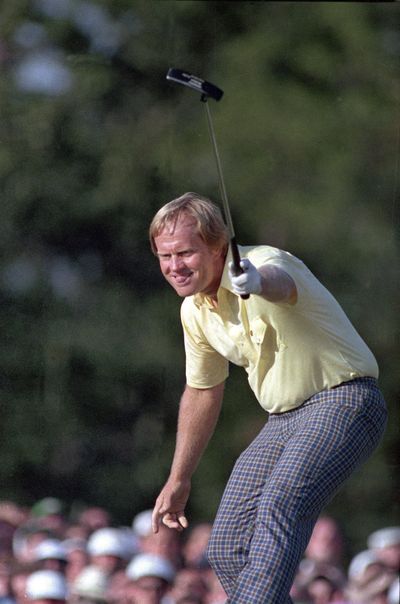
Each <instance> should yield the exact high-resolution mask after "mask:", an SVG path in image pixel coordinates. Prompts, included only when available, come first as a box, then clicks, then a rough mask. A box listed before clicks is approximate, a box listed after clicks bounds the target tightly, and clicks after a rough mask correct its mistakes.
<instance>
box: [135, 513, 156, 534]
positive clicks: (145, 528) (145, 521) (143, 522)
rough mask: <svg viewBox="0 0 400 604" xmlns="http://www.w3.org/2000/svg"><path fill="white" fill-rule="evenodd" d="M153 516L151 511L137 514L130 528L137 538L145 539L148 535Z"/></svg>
mask: <svg viewBox="0 0 400 604" xmlns="http://www.w3.org/2000/svg"><path fill="white" fill-rule="evenodd" d="M152 514H153V511H152V510H145V511H144V512H139V514H137V515H136V516H135V517H134V519H133V521H132V528H133V532H134V533H135V535H136V536H137V537H147V536H148V535H150V533H151V531H152V528H151V516H152Z"/></svg>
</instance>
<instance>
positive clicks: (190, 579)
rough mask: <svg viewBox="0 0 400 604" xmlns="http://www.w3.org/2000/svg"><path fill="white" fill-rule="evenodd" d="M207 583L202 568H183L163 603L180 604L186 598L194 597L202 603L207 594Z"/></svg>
mask: <svg viewBox="0 0 400 604" xmlns="http://www.w3.org/2000/svg"><path fill="white" fill-rule="evenodd" d="M207 591H208V588H207V583H206V581H205V578H204V576H203V573H202V571H201V570H199V569H196V568H182V569H181V570H179V571H178V572H177V573H176V575H175V579H174V582H173V585H172V587H171V589H170V591H169V592H168V595H167V596H166V598H165V602H164V600H163V604H178V603H180V602H182V600H183V599H184V598H193V599H195V600H196V601H197V602H199V603H200V604H202V603H203V602H204V601H205V598H206V595H207Z"/></svg>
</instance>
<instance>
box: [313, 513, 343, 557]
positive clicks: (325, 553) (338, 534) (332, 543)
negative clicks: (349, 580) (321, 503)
mask: <svg viewBox="0 0 400 604" xmlns="http://www.w3.org/2000/svg"><path fill="white" fill-rule="evenodd" d="M305 557H306V558H307V559H308V560H314V561H315V562H323V563H324V564H331V565H333V566H336V567H339V568H342V567H343V564H344V539H343V534H342V531H341V529H340V526H339V524H338V522H337V521H336V520H335V519H334V518H332V517H331V516H325V515H322V516H320V518H319V519H318V520H317V522H316V524H315V526H314V529H313V532H312V534H311V538H310V541H309V543H308V546H307V548H306V551H305Z"/></svg>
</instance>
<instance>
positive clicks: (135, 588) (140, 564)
mask: <svg viewBox="0 0 400 604" xmlns="http://www.w3.org/2000/svg"><path fill="white" fill-rule="evenodd" d="M126 576H127V578H128V583H127V586H126V593H127V596H128V599H129V601H130V604H162V599H163V597H164V596H165V595H166V593H167V591H168V588H169V587H170V586H171V585H172V583H173V581H174V577H175V568H174V566H173V565H172V563H171V562H170V561H169V560H167V559H166V558H162V557H161V556H157V555H155V554H138V555H137V556H135V557H134V558H133V559H132V561H131V562H130V563H129V565H128V567H127V569H126Z"/></svg>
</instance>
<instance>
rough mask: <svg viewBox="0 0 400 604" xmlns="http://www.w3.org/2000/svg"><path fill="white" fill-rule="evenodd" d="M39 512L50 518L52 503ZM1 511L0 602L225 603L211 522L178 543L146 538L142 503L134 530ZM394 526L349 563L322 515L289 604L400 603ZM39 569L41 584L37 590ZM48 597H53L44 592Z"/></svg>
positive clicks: (399, 546)
mask: <svg viewBox="0 0 400 604" xmlns="http://www.w3.org/2000/svg"><path fill="white" fill-rule="evenodd" d="M35 505H36V504H35ZM41 505H42V504H41ZM46 505H48V504H46ZM45 509H48V510H50V512H49V513H50V516H52V515H53V513H52V511H51V510H52V508H51V506H48V508H46V506H45ZM93 509H97V508H93ZM100 509H102V508H100ZM4 510H6V512H4ZM3 513H5V514H6V517H7V519H9V520H11V519H12V520H11V522H10V523H9V524H10V525H11V526H12V542H11V541H10V539H9V537H8V541H7V543H8V545H7V547H5V548H4V549H3V550H2V551H0V604H30V603H31V601H33V602H34V604H57V602H58V603H59V604H64V602H65V604H225V603H226V601H227V596H226V593H225V591H224V590H223V588H222V586H221V584H220V582H219V580H218V579H217V577H216V575H215V572H214V571H213V570H212V569H211V568H210V567H209V565H208V564H207V562H206V560H205V557H204V552H205V548H206V545H207V542H208V536H209V534H210V530H211V523H206V522H205V523H200V524H198V525H197V526H196V525H195V526H193V528H191V529H190V532H188V534H187V536H186V538H185V539H184V540H183V541H181V537H180V535H178V534H177V533H176V532H175V531H173V530H171V529H168V528H167V527H162V528H161V527H160V533H159V534H157V535H154V534H153V533H152V531H151V511H147V510H145V511H144V512H143V513H139V514H137V516H135V518H134V520H133V522H132V527H118V528H115V527H112V526H106V527H101V528H98V529H96V530H94V531H93V530H89V529H88V525H87V524H86V525H85V527H83V526H82V525H80V524H79V522H78V523H77V521H76V518H73V519H72V518H71V521H70V522H69V521H68V517H67V516H65V517H64V522H63V529H62V530H60V529H58V532H57V533H54V532H53V531H51V530H50V529H49V528H48V526H49V525H48V523H47V520H46V515H45V513H44V512H43V508H42V515H41V516H39V515H38V512H37V508H36V516H35V517H32V516H31V515H30V513H29V510H25V509H22V510H21V512H20V511H19V508H18V506H14V505H13V504H11V503H9V502H6V503H5V504H3V503H2V502H0V521H1V519H2V518H4V515H3ZM94 516H96V515H94ZM100 516H101V514H100ZM38 518H40V519H41V522H42V524H40V525H38V524H37V521H38ZM104 518H105V516H103V519H104ZM94 524H95V523H93V525H94ZM0 526H1V525H0ZM43 527H46V528H43ZM399 532H400V530H399V527H385V528H381V529H379V530H377V531H375V532H373V533H372V534H371V535H369V536H368V538H367V544H368V549H366V551H365V552H361V553H359V554H357V555H356V556H355V557H354V558H353V559H352V560H351V562H350V565H349V566H348V568H347V565H346V564H345V556H344V553H345V550H347V549H351V548H348V545H351V544H347V543H345V539H344V537H343V533H342V531H341V530H340V526H339V525H338V523H337V521H336V520H335V519H334V518H332V517H328V516H327V515H323V516H321V517H320V518H319V520H318V521H317V524H316V526H315V529H314V532H313V534H312V537H311V540H310V545H309V547H308V548H307V550H306V552H305V557H304V559H303V561H302V563H301V565H300V567H299V569H298V572H297V575H296V581H295V584H294V586H293V589H292V592H291V595H292V599H293V602H294V604H399V601H400V599H399V580H398V566H399V556H400V554H399V550H400V543H399V541H400V539H399ZM0 534H1V533H0ZM172 537H173V538H172ZM38 573H45V574H44V575H43V574H39V575H38ZM32 576H33V577H36V579H35V580H33V579H31V577H32ZM38 576H39V578H40V577H41V579H40V582H41V583H43V585H44V587H46V586H47V588H46V589H47V591H44V589H41V590H39V589H38V588H37V582H38V579H37V577H38ZM60 576H61V577H63V579H62V580H61V581H60ZM32 584H33V588H32ZM35 585H36V587H35ZM64 587H65V590H64ZM28 592H29V593H28ZM29 594H30V595H29ZM49 594H50V595H56V596H58V597H57V598H49V597H47V596H49ZM64 595H65V598H64V597H61V596H64ZM28 596H29V597H28ZM50 599H51V603H50V601H49V600H50Z"/></svg>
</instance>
